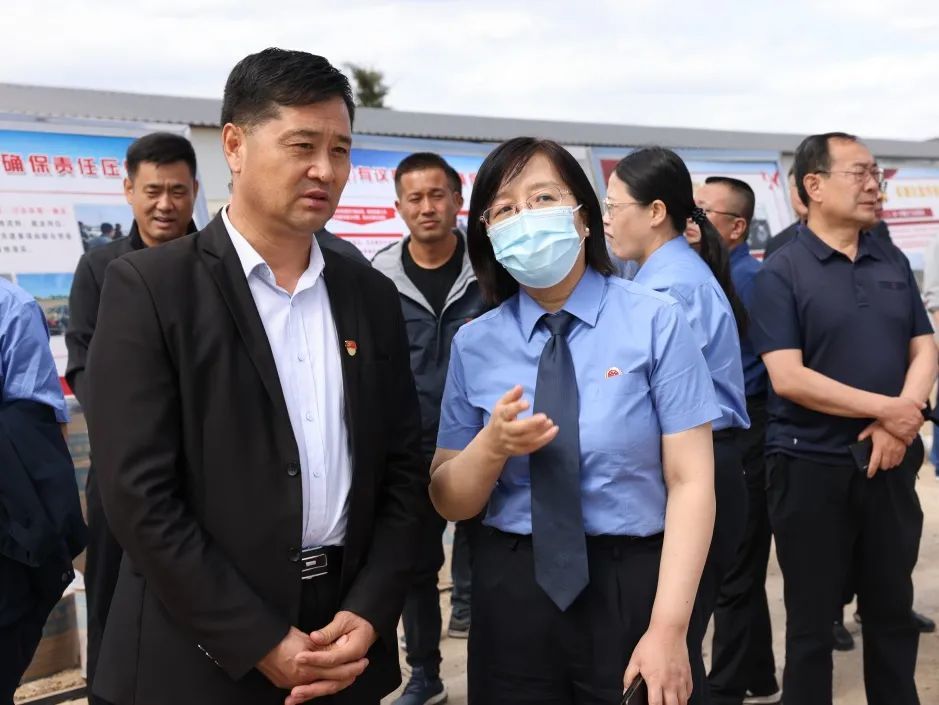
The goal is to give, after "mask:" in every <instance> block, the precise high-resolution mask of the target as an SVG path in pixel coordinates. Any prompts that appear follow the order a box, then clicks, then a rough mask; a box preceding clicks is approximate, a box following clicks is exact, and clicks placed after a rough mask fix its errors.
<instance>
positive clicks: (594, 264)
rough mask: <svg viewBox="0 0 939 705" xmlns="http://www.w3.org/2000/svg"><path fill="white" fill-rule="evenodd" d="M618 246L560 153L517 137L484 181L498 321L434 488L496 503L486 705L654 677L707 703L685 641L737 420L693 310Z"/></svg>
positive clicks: (461, 372)
mask: <svg viewBox="0 0 939 705" xmlns="http://www.w3.org/2000/svg"><path fill="white" fill-rule="evenodd" d="M602 232H603V224H602V218H601V212H600V204H599V203H598V201H597V198H596V195H595V194H594V192H593V189H592V188H591V186H590V182H589V181H588V179H587V177H586V175H585V174H584V172H583V170H582V169H581V167H580V166H579V164H578V163H577V161H576V160H575V159H574V158H573V157H572V156H571V155H570V154H569V153H568V152H567V151H566V150H564V148H563V147H561V146H560V145H558V144H557V143H554V142H551V141H546V140H536V139H532V138H517V139H514V140H510V141H508V142H506V143H504V144H502V145H500V146H499V147H498V148H496V149H495V150H494V151H493V152H492V153H491V154H490V155H489V156H488V157H487V158H486V160H485V162H483V164H482V166H481V167H480V170H479V172H478V174H477V178H476V182H475V185H474V189H473V197H472V201H471V203H470V213H469V228H468V232H467V246H468V251H469V255H470V258H471V260H472V262H473V267H474V269H475V271H476V275H477V278H478V280H479V283H480V288H481V290H482V292H483V295H484V296H485V297H487V298H488V300H489V302H490V303H492V304H493V305H497V308H495V309H493V310H492V311H490V312H488V313H486V314H484V315H482V316H480V317H479V318H477V319H475V320H474V321H472V322H470V323H468V324H466V325H465V326H464V327H463V328H462V329H461V330H460V331H459V332H458V333H457V335H456V337H455V338H454V341H453V346H452V353H451V358H450V367H449V371H448V376H447V383H446V388H445V391H444V396H443V402H442V405H441V416H440V430H439V435H438V441H437V445H438V449H437V453H436V455H435V457H434V461H433V464H432V480H431V497H432V499H433V501H434V505H435V507H436V508H437V510H438V511H439V512H440V513H441V514H442V515H443V516H444V517H446V518H447V519H451V520H459V519H466V518H469V517H472V516H474V515H476V514H478V513H479V512H481V511H482V510H483V509H486V517H485V519H484V521H483V524H484V527H483V530H482V531H481V533H480V535H479V536H478V537H477V541H476V544H475V546H474V558H473V592H472V603H473V626H472V629H471V630H470V644H469V697H470V703H471V704H473V705H498V704H503V703H506V704H512V703H531V702H544V703H549V702H550V703H570V704H571V705H573V703H584V702H609V703H617V702H619V699H620V696H621V694H622V692H623V689H624V687H625V686H626V685H628V684H632V683H633V681H634V679H635V678H636V676H638V675H640V674H641V675H642V677H643V678H644V680H645V682H646V684H647V686H648V687H649V689H650V691H652V692H653V693H658V694H659V697H661V698H663V702H670V703H671V702H679V703H687V702H692V703H696V702H701V701H700V699H699V698H700V696H701V694H702V693H703V688H704V687H705V684H704V683H703V682H696V683H694V693H693V694H692V681H691V670H690V667H689V658H688V646H687V643H686V638H687V631H688V622H689V618H690V615H691V605H692V602H693V600H694V595H695V593H696V590H697V585H698V579H699V577H700V572H701V570H702V567H703V565H704V560H705V556H706V554H707V548H708V542H709V539H710V535H711V529H712V522H713V511H714V496H713V461H712V459H713V450H712V434H711V426H710V423H711V421H713V420H715V419H718V418H720V416H721V411H720V408H719V407H718V406H717V404H716V401H715V396H714V390H713V385H712V383H711V381H710V376H709V374H708V371H707V366H706V363H705V361H704V358H703V356H702V355H701V352H700V350H699V349H698V345H697V344H696V342H695V340H694V336H693V333H692V331H691V330H690V329H689V326H688V324H687V321H686V320H685V317H684V316H683V315H682V313H681V309H680V308H679V307H678V305H677V304H675V303H674V301H672V300H671V299H669V298H667V297H665V296H662V295H661V294H658V293H656V292H654V291H652V290H650V289H647V288H645V287H642V286H639V285H637V284H634V283H632V282H628V281H624V280H622V279H619V278H617V277H615V276H610V275H611V274H612V273H613V267H612V265H611V262H610V259H609V256H608V254H607V251H606V244H605V242H604V239H603V237H602ZM689 697H690V698H691V700H690V701H689Z"/></svg>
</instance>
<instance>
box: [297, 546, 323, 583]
mask: <svg viewBox="0 0 939 705" xmlns="http://www.w3.org/2000/svg"><path fill="white" fill-rule="evenodd" d="M328 572H329V557H328V556H327V555H326V551H325V550H324V549H323V548H322V547H316V548H304V549H303V550H302V551H300V579H301V580H313V578H321V577H322V576H324V575H326V574H327V573H328Z"/></svg>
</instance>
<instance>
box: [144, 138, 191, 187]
mask: <svg viewBox="0 0 939 705" xmlns="http://www.w3.org/2000/svg"><path fill="white" fill-rule="evenodd" d="M143 162H152V163H153V164H159V165H163V164H173V163H174V162H186V166H188V167H189V173H190V174H192V178H193V179H195V178H196V152H195V150H194V149H193V148H192V144H191V143H190V142H189V140H187V139H186V138H185V137H183V136H182V135H175V134H173V133H172V132H152V133H150V134H149V135H144V136H143V137H141V138H139V139H136V140H134V141H133V142H132V143H131V145H130V147H128V148H127V176H128V178H130V180H131V181H133V180H134V177H135V176H136V175H137V169H138V168H139V167H140V165H141V164H142V163H143Z"/></svg>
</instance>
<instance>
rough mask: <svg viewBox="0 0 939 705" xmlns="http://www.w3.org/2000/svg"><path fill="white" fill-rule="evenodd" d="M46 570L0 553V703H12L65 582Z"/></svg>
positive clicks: (1, 704)
mask: <svg viewBox="0 0 939 705" xmlns="http://www.w3.org/2000/svg"><path fill="white" fill-rule="evenodd" d="M50 570H51V569H44V568H39V569H36V568H29V567H27V566H25V565H23V564H21V563H17V562H16V561H13V560H10V559H9V558H7V557H6V556H0V705H12V703H13V693H14V692H16V689H17V687H18V686H19V684H20V679H21V678H22V677H23V674H24V673H25V672H26V669H27V668H29V664H30V663H31V662H32V660H33V655H34V654H35V653H36V647H38V646H39V642H40V640H41V639H42V628H43V627H44V626H45V624H46V619H47V618H48V617H49V613H50V612H52V609H53V608H54V607H55V605H56V603H57V602H58V600H59V598H60V597H61V596H62V591H63V590H64V589H65V586H66V585H67V584H68V581H66V580H62V579H57V577H58V576H57V575H53V574H50ZM56 572H57V573H59V574H61V573H60V571H58V570H57V571H56ZM63 577H67V576H63ZM69 580H71V578H70V577H69Z"/></svg>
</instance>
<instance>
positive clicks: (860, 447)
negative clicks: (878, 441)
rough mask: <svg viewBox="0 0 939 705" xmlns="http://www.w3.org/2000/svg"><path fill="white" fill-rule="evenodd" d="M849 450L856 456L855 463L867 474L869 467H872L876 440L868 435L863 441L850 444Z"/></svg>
mask: <svg viewBox="0 0 939 705" xmlns="http://www.w3.org/2000/svg"><path fill="white" fill-rule="evenodd" d="M848 450H849V451H851V457H852V458H854V464H855V465H857V469H858V470H860V471H861V472H863V473H864V474H865V475H866V474H867V468H868V467H870V464H871V453H872V452H873V450H874V440H873V439H872V438H871V437H870V436H868V437H867V438H865V439H864V440H863V441H859V442H857V443H852V444H851V445H849V446H848Z"/></svg>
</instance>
